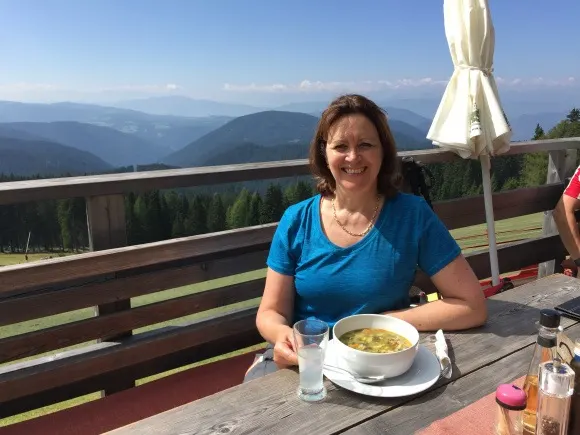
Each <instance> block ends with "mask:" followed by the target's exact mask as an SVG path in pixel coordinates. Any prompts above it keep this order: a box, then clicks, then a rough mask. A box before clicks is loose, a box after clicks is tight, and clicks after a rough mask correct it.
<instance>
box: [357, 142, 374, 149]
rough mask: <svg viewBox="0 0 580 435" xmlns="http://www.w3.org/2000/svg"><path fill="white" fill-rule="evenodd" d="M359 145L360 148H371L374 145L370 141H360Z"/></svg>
mask: <svg viewBox="0 0 580 435" xmlns="http://www.w3.org/2000/svg"><path fill="white" fill-rule="evenodd" d="M360 146H361V148H372V147H373V146H374V145H373V144H371V143H367V142H365V143H361V144H360Z"/></svg>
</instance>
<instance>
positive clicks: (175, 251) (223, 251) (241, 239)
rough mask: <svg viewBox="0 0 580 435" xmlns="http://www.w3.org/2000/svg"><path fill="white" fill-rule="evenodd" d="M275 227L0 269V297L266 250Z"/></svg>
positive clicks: (265, 226) (256, 228)
mask: <svg viewBox="0 0 580 435" xmlns="http://www.w3.org/2000/svg"><path fill="white" fill-rule="evenodd" d="M275 229H276V225H275V224H266V225H257V226H254V227H249V228H240V229H234V230H227V231H221V232H218V233H209V234H201V235H197V236H191V237H183V238H179V239H171V240H163V241H161V242H154V243H147V244H143V245H135V246H126V247H123V248H116V249H109V250H107V251H96V252H88V253H85V254H79V255H75V256H69V257H61V258H55V259H51V260H43V261H39V262H36V263H25V264H17V265H13V266H5V267H3V268H1V269H0V295H2V294H3V293H10V294H11V295H14V294H15V293H16V292H17V291H19V290H22V291H24V290H26V289H28V288H37V287H38V285H39V283H42V285H43V286H48V285H51V284H55V283H59V282H66V281H68V280H74V279H80V278H87V277H91V276H101V275H104V274H108V273H118V272H120V271H126V270H129V269H135V268H137V267H145V266H154V265H158V264H160V263H165V262H170V261H179V260H183V259H195V258H196V257H203V256H208V255H210V254H211V255H218V254H220V255H224V256H226V255H240V254H243V253H247V252H257V251H264V250H265V249H268V248H269V246H270V243H271V240H272V236H273V234H274V231H275Z"/></svg>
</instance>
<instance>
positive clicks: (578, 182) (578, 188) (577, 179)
mask: <svg viewBox="0 0 580 435" xmlns="http://www.w3.org/2000/svg"><path fill="white" fill-rule="evenodd" d="M564 195H567V196H571V197H572V198H576V199H580V166H579V167H578V168H577V169H576V172H574V175H573V176H572V179H571V180H570V183H568V186H567V187H566V189H564Z"/></svg>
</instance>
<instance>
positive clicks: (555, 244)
mask: <svg viewBox="0 0 580 435" xmlns="http://www.w3.org/2000/svg"><path fill="white" fill-rule="evenodd" d="M563 251H564V245H563V244H562V241H561V240H560V238H559V236H549V237H539V238H536V239H530V240H525V241H522V242H514V243H510V244H506V245H503V246H501V247H500V248H498V250H497V258H498V263H499V271H500V273H506V272H513V271H517V270H520V269H521V268H523V267H527V266H531V265H534V264H538V263H540V262H542V261H545V260H548V259H550V258H554V257H557V256H558V255H560V254H561V252H563ZM466 257H467V258H468V261H469V263H470V265H471V267H472V268H473V270H474V272H475V274H476V275H477V277H478V278H479V279H483V278H488V277H490V276H491V268H490V265H489V253H488V251H487V250H484V251H477V252H473V253H470V254H468V255H466Z"/></svg>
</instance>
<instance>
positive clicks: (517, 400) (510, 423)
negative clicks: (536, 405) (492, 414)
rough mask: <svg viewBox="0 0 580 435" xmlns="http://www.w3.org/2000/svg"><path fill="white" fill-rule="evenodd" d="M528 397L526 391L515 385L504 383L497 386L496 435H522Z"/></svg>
mask: <svg viewBox="0 0 580 435" xmlns="http://www.w3.org/2000/svg"><path fill="white" fill-rule="evenodd" d="M526 399H527V396H526V393H524V391H523V390H522V389H520V388H518V387H516V386H515V385H510V384H502V385H500V386H498V387H497V389H496V390H495V401H496V403H497V414H496V421H495V435H521V433H522V430H523V429H522V428H523V426H522V411H523V410H524V409H526Z"/></svg>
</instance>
